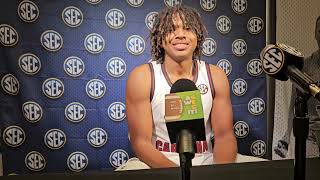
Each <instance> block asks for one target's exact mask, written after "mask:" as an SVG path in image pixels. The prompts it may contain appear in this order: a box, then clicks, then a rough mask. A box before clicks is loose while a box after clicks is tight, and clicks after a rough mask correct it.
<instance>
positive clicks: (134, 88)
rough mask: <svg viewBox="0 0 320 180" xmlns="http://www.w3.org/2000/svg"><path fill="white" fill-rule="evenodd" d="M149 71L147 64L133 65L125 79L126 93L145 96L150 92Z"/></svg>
mask: <svg viewBox="0 0 320 180" xmlns="http://www.w3.org/2000/svg"><path fill="white" fill-rule="evenodd" d="M150 87H151V72H150V68H149V65H148V64H142V65H140V66H137V67H135V68H134V69H133V70H132V71H131V73H130V75H129V77H128V80H127V87H126V89H127V90H126V94H127V96H128V95H134V96H135V97H139V96H140V95H141V96H146V95H148V94H149V92H150Z"/></svg>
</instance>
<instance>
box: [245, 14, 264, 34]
mask: <svg viewBox="0 0 320 180" xmlns="http://www.w3.org/2000/svg"><path fill="white" fill-rule="evenodd" d="M263 26H264V25H263V20H262V19H261V18H259V17H251V18H250V19H249V21H248V23H247V29H248V31H249V33H250V34H259V33H260V32H261V31H262V30H263Z"/></svg>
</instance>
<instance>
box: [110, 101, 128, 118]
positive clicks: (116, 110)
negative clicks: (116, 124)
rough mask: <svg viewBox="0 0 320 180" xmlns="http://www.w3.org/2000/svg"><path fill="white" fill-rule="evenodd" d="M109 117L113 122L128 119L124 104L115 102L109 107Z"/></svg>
mask: <svg viewBox="0 0 320 180" xmlns="http://www.w3.org/2000/svg"><path fill="white" fill-rule="evenodd" d="M108 116H109V118H110V119H112V120H113V121H122V120H123V119H124V118H125V117H126V107H125V105H124V104H123V103H122V102H114V103H112V104H110V105H109V107H108Z"/></svg>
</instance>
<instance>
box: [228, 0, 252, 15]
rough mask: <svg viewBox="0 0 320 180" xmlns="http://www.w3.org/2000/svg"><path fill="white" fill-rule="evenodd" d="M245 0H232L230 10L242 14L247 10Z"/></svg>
mask: <svg viewBox="0 0 320 180" xmlns="http://www.w3.org/2000/svg"><path fill="white" fill-rule="evenodd" d="M247 6H248V3H247V0H232V1H231V7H232V10H233V11H234V12H235V13H237V14H242V13H244V12H246V10H247Z"/></svg>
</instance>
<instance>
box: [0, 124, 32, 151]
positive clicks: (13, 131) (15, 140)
mask: <svg viewBox="0 0 320 180" xmlns="http://www.w3.org/2000/svg"><path fill="white" fill-rule="evenodd" d="M2 137H3V141H4V142H5V143H6V145H8V146H10V147H18V146H20V145H22V144H23V142H24V141H25V139H26V133H25V132H24V130H23V129H22V128H21V127H19V126H9V127H7V128H6V129H5V130H4V131H3V134H2Z"/></svg>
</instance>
